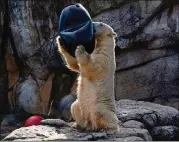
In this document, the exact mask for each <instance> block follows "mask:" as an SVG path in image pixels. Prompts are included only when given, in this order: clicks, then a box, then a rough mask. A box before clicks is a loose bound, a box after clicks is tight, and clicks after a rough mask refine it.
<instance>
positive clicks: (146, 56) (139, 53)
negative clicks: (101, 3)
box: [93, 0, 179, 109]
mask: <svg viewBox="0 0 179 142" xmlns="http://www.w3.org/2000/svg"><path fill="white" fill-rule="evenodd" d="M161 2H162V1H161V0H158V1H150V2H149V1H136V2H129V3H128V2H126V3H125V5H123V6H121V7H119V8H116V9H112V8H111V9H110V10H108V11H104V12H102V13H100V14H98V15H97V16H95V17H94V18H93V19H94V21H102V22H105V23H107V24H109V25H110V26H112V27H113V28H114V30H115V31H116V32H117V34H118V37H117V42H116V43H117V48H116V51H119V52H117V53H116V87H115V92H116V94H115V95H116V99H117V100H120V99H127V98H130V99H133V100H144V101H150V102H157V103H159V104H163V105H169V106H172V105H171V104H173V103H172V102H173V99H174V98H178V94H179V89H178V84H179V82H178V78H179V74H178V67H179V66H178V65H179V60H178V58H179V56H178V55H179V54H178V53H179V52H178V51H177V50H178V49H177V48H178V45H176V43H177V39H178V38H177V37H178V36H177V33H178V31H177V29H178V28H177V25H178V22H177V20H176V19H178V14H177V13H178V9H179V8H178V7H177V6H176V7H175V6H174V9H173V10H172V11H171V15H170V16H168V15H167V12H166V11H165V10H164V12H162V13H161V15H160V16H159V17H160V18H157V16H158V14H156V15H154V17H153V18H152V20H151V21H150V22H149V23H148V22H147V23H148V24H147V25H145V26H144V29H143V30H141V32H137V33H135V34H133V36H124V35H128V34H130V33H132V32H133V31H135V30H136V29H137V28H138V27H139V26H140V25H142V24H143V23H145V21H147V19H148V17H150V16H151V15H152V13H153V12H154V11H155V10H156V9H157V7H158V6H159V5H160V4H161ZM116 5H117V6H119V5H120V4H119V5H118V4H116ZM119 48H120V49H121V50H119ZM176 96H177V97H176ZM156 99H158V100H160V101H156ZM175 100H176V99H175ZM178 102H179V100H176V103H175V104H176V105H174V106H175V108H177V109H178V105H177V103H178Z"/></svg>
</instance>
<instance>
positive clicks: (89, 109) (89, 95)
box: [56, 22, 119, 130]
mask: <svg viewBox="0 0 179 142" xmlns="http://www.w3.org/2000/svg"><path fill="white" fill-rule="evenodd" d="M94 27H95V31H96V32H95V48H94V51H93V52H92V54H88V53H87V52H86V51H85V48H84V47H83V46H82V45H80V46H77V49H76V51H75V56H76V58H74V57H72V56H71V55H70V54H69V53H68V52H67V51H66V50H65V48H63V46H62V45H61V42H60V41H61V40H60V37H59V36H58V37H57V39H56V40H57V44H58V48H59V52H61V53H62V54H63V56H64V58H65V61H66V63H67V67H68V68H70V69H71V70H72V71H76V72H78V73H79V77H78V87H77V100H76V101H75V102H74V103H73V104H72V106H71V114H72V117H73V119H74V120H75V121H76V122H77V124H78V126H80V127H81V128H84V129H86V130H118V129H119V128H118V123H119V120H118V118H117V115H116V106H115V99H114V73H115V69H116V63H115V37H116V36H117V34H116V33H115V32H114V30H113V29H112V28H111V27H110V26H109V25H107V24H105V23H102V22H94Z"/></svg>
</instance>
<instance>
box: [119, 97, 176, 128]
mask: <svg viewBox="0 0 179 142" xmlns="http://www.w3.org/2000/svg"><path fill="white" fill-rule="evenodd" d="M178 114H179V112H178V110H176V109H175V108H172V107H169V106H163V105H160V104H155V103H150V102H144V101H134V100H120V101H117V115H118V118H119V119H120V120H122V121H123V122H125V121H127V120H131V119H132V120H138V121H140V122H142V123H144V124H145V125H146V126H149V127H154V126H164V125H177V122H176V117H177V115H178Z"/></svg>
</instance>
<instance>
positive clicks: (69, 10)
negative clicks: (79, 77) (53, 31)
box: [58, 3, 95, 57]
mask: <svg viewBox="0 0 179 142" xmlns="http://www.w3.org/2000/svg"><path fill="white" fill-rule="evenodd" d="M94 31H95V30H94V26H93V22H92V19H91V17H90V14H89V13H88V11H87V10H86V9H85V8H84V7H83V6H82V5H81V4H79V3H76V4H70V5H68V6H66V7H65V8H64V9H63V10H62V12H61V15H60V18H59V31H58V34H59V35H60V36H61V40H62V43H63V45H64V47H65V49H66V50H67V51H68V52H69V53H70V54H71V55H72V56H73V57H75V50H76V47H77V46H78V45H83V46H84V47H85V49H86V51H87V52H88V53H89V54H91V53H92V52H93V50H94V46H95V40H94Z"/></svg>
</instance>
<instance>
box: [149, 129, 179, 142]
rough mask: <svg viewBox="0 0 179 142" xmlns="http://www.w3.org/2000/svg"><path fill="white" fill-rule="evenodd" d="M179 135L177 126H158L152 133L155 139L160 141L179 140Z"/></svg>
mask: <svg viewBox="0 0 179 142" xmlns="http://www.w3.org/2000/svg"><path fill="white" fill-rule="evenodd" d="M178 134H179V129H178V128H177V127H176V126H158V127H154V128H153V129H152V131H151V135H152V137H153V139H154V140H160V141H169V140H170V141H171V140H178V138H179V136H178Z"/></svg>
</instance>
